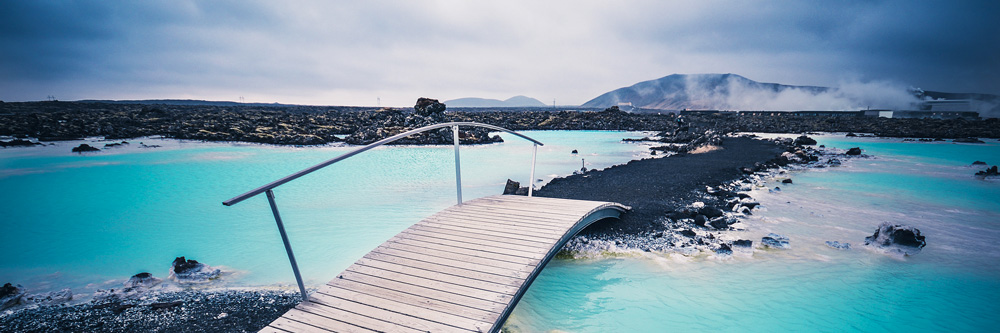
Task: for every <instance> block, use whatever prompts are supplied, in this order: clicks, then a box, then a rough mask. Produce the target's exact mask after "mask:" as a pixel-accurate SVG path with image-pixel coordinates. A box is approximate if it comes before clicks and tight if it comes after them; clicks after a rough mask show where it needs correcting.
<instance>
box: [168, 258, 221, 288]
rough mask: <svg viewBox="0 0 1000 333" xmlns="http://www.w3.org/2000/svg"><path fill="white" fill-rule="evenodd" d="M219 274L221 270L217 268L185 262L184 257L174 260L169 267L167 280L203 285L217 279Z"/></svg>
mask: <svg viewBox="0 0 1000 333" xmlns="http://www.w3.org/2000/svg"><path fill="white" fill-rule="evenodd" d="M221 274H222V270H220V269H218V268H212V267H211V266H209V265H205V264H202V263H200V262H198V261H197V260H185V259H184V257H177V259H174V263H173V265H171V266H170V276H169V278H170V279H171V280H174V281H177V282H179V283H204V282H208V281H209V280H212V279H215V278H218V277H219V275H221Z"/></svg>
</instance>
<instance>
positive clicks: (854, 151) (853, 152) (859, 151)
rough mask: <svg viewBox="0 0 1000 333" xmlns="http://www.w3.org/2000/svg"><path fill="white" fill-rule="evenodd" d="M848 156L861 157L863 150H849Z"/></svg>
mask: <svg viewBox="0 0 1000 333" xmlns="http://www.w3.org/2000/svg"><path fill="white" fill-rule="evenodd" d="M847 155H854V156H857V155H861V148H860V147H854V148H851V149H848V150H847Z"/></svg>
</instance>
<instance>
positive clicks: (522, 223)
mask: <svg viewBox="0 0 1000 333" xmlns="http://www.w3.org/2000/svg"><path fill="white" fill-rule="evenodd" d="M424 221H428V222H434V221H451V222H457V223H459V224H460V225H469V226H494V227H503V228H504V229H506V230H531V231H534V230H537V231H545V232H546V233H549V234H564V233H566V229H567V228H568V226H569V225H570V224H569V223H568V222H566V223H563V222H540V221H530V220H521V219H509V220H501V219H498V218H496V217H492V216H481V215H480V216H461V215H458V214H452V215H448V216H435V217H429V218H427V219H425V220H424Z"/></svg>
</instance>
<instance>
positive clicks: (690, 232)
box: [680, 229, 698, 238]
mask: <svg viewBox="0 0 1000 333" xmlns="http://www.w3.org/2000/svg"><path fill="white" fill-rule="evenodd" d="M680 234H681V236H684V237H691V238H694V236H697V235H698V234H697V233H695V232H694V230H691V229H684V230H681V232H680Z"/></svg>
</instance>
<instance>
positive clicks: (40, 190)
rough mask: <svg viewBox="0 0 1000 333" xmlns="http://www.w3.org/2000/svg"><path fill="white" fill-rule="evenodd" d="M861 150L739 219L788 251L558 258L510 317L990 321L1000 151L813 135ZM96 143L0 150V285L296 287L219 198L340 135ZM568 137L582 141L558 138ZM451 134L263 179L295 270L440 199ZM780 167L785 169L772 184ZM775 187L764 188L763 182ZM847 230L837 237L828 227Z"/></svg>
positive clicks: (748, 322) (356, 244)
mask: <svg viewBox="0 0 1000 333" xmlns="http://www.w3.org/2000/svg"><path fill="white" fill-rule="evenodd" d="M527 134H528V135H530V136H533V137H536V138H538V139H539V140H541V141H542V142H545V143H546V146H544V147H541V148H540V149H539V155H538V156H539V161H538V171H537V174H536V178H542V179H546V180H547V179H550V178H551V177H553V176H559V175H566V174H569V173H570V172H572V171H574V170H577V169H579V168H580V158H581V157H582V158H585V159H586V160H587V163H588V168H602V167H606V166H610V165H612V164H617V163H623V162H625V161H627V160H630V159H633V158H638V157H643V156H645V155H644V153H643V151H644V150H645V147H644V146H640V145H634V144H624V143H621V142H620V139H621V138H623V137H642V136H644V133H623V132H568V131H557V132H527ZM816 139H817V140H818V141H819V142H820V144H825V145H827V146H828V147H836V148H840V149H846V148H850V147H855V146H858V147H861V148H863V149H865V151H866V153H867V154H871V155H873V156H874V158H872V159H852V160H849V161H845V163H844V165H843V166H841V167H832V168H826V169H810V170H789V171H788V172H787V173H786V174H781V175H775V176H774V177H773V178H768V180H767V184H766V187H761V188H758V189H756V190H754V191H753V192H752V193H751V195H752V196H753V197H754V198H756V199H757V200H759V201H760V202H761V203H762V208H761V209H759V210H757V211H756V212H755V214H754V215H753V216H751V217H750V218H748V219H747V220H745V222H744V225H745V226H746V230H745V231H737V232H731V233H729V235H727V236H726V237H730V238H733V239H736V238H743V239H751V240H754V241H755V244H756V243H759V240H760V238H761V237H762V236H763V235H766V234H767V233H770V232H776V233H779V234H782V235H785V236H788V237H789V238H790V239H791V244H792V249H790V250H762V249H757V250H755V251H753V252H752V253H737V254H736V255H733V256H731V257H718V256H715V255H711V254H700V255H695V256H690V257H688V256H683V255H679V254H669V255H668V254H657V253H642V252H638V253H637V252H626V253H622V254H618V255H616V256H613V257H598V258H596V259H593V258H591V259H573V260H569V259H557V260H553V261H552V262H551V263H550V264H549V265H548V266H547V267H546V268H545V270H544V271H543V272H542V274H541V276H540V277H539V278H538V279H537V280H536V281H535V282H534V284H533V285H532V286H531V288H530V289H529V290H528V292H527V294H526V295H525V297H524V298H523V299H522V301H521V303H519V305H518V306H517V308H516V309H515V310H514V313H513V315H512V316H511V318H510V320H509V321H508V328H510V329H511V330H514V331H520V332H547V331H568V332H630V331H705V330H711V331H963V332H964V331H971V332H976V331H993V330H994V328H995V327H997V326H998V325H1000V319H998V318H1000V317H998V316H996V313H997V312H998V311H1000V305H998V303H997V302H996V299H998V298H1000V249H998V247H997V246H996V242H997V241H998V240H1000V225H998V223H1000V222H998V221H1000V201H998V200H997V198H1000V181H997V180H980V179H977V178H975V177H973V176H972V174H973V173H975V171H977V170H979V169H982V168H973V167H971V166H970V165H969V164H970V163H971V162H972V161H975V160H982V161H986V162H988V163H990V164H991V165H992V164H1000V143H998V142H997V141H996V140H991V141H989V142H988V143H987V144H983V145H972V144H952V143H911V142H902V141H901V140H893V139H876V138H844V137H843V136H838V135H824V136H818V137H816ZM145 141H146V143H147V144H153V143H155V144H159V145H162V146H163V147H161V148H155V149H143V148H139V147H138V146H137V145H136V142H133V144H132V145H130V146H129V147H127V148H113V149H109V150H105V151H102V152H100V153H97V154H83V155H79V154H72V153H69V152H68V151H69V148H71V147H72V146H75V145H77V144H79V143H78V142H72V143H70V142H67V143H59V145H58V146H54V147H35V148H25V149H21V148H18V149H2V150H0V189H2V190H3V191H0V203H2V204H0V205H2V207H3V212H4V214H3V217H2V220H0V225H2V226H3V227H4V229H5V231H6V233H5V235H8V236H6V237H5V241H4V242H2V243H0V250H2V251H3V253H4V254H5V256H4V258H3V259H2V260H0V282H6V281H11V282H15V283H21V284H23V285H25V286H26V287H28V288H29V289H33V290H39V291H44V290H46V289H58V288H63V287H72V288H74V291H76V292H79V293H82V292H86V291H89V290H93V289H95V288H108V287H117V286H120V285H121V283H122V282H123V281H124V279H126V278H127V277H128V276H130V275H132V274H135V273H138V272H141V271H149V272H152V273H153V274H154V275H156V276H159V277H164V276H166V273H167V268H168V267H169V264H170V261H171V260H173V258H174V256H180V255H185V256H188V257H189V258H194V259H197V260H200V261H202V262H206V263H208V264H210V265H221V266H225V268H226V269H228V270H229V271H231V272H233V273H231V274H230V275H228V276H226V277H225V278H224V279H223V280H224V281H222V284H224V285H237V286H238V285H251V286H253V285H274V284H283V285H290V284H292V283H293V280H292V276H291V270H290V268H289V267H288V264H287V259H286V258H285V254H284V252H283V248H282V245H281V242H280V239H279V237H278V235H277V231H276V230H275V227H274V222H273V220H272V219H271V216H270V211H269V210H268V207H267V203H266V200H265V199H264V198H263V197H258V198H253V199H250V200H248V201H246V202H243V203H240V204H238V205H236V206H234V207H224V206H222V205H221V201H223V200H225V199H228V198H230V197H232V196H235V195H237V194H239V193H242V192H244V191H246V190H249V189H252V188H254V187H256V186H259V185H261V184H263V183H265V182H267V181H270V180H272V179H275V178H277V177H281V176H284V175H286V174H288V173H291V172H294V171H297V170H299V169H301V168H304V167H306V166H309V165H312V164H315V163H317V162H319V161H322V160H325V159H328V158H331V157H333V156H336V155H338V154H341V153H343V152H344V151H347V150H348V149H350V148H345V147H318V148H317V147H313V148H294V147H274V146H263V145H248V144H223V143H197V142H183V141H175V140H153V139H146V140H145ZM572 149H579V150H580V152H581V154H579V155H571V154H569V151H570V150H572ZM453 157H454V155H453V151H452V150H451V147H388V148H379V149H376V150H373V151H371V152H369V153H366V154H365V155H362V156H360V157H358V158H354V159H351V160H348V161H346V162H344V163H340V164H337V165H335V166H333V167H330V168H328V169H324V170H323V171H320V172H317V173H315V174H312V175H310V176H307V177H306V178H303V179H301V180H299V181H296V182H293V183H289V184H288V185H286V186H283V187H281V188H279V189H278V190H276V195H277V202H278V205H279V207H280V209H281V211H282V214H283V216H284V218H285V223H286V227H287V228H288V232H289V237H290V238H291V240H292V244H293V246H294V248H295V251H296V255H297V257H298V260H299V264H300V266H301V267H302V270H303V275H304V277H305V278H306V280H307V284H310V285H318V284H320V283H324V282H326V281H327V280H329V279H330V278H332V277H333V276H334V275H335V274H336V273H338V272H339V271H341V270H343V269H344V268H346V267H347V266H349V265H350V264H351V263H352V262H353V261H354V260H356V259H357V258H358V257H360V256H362V255H363V254H364V253H366V252H368V251H369V250H370V249H371V248H373V247H374V246H376V245H378V244H380V243H381V242H382V241H384V240H385V239H388V238H389V237H391V236H393V235H395V234H396V233H397V232H399V231H400V230H402V229H404V228H406V227H407V226H409V225H410V224H411V223H414V222H415V221H418V220H419V219H420V218H422V217H425V216H427V215H430V214H432V213H434V212H436V211H438V210H440V209H443V208H445V207H447V206H450V205H452V204H454V200H455V198H454V195H455V193H454V173H453V164H452V163H453ZM530 158H531V155H530V145H529V144H527V143H526V142H523V141H520V140H515V139H508V142H506V143H503V144H496V145H487V146H476V147H463V149H462V166H463V184H464V185H465V186H464V190H465V192H464V195H465V198H466V199H470V198H474V197H479V196H485V195H491V194H496V193H498V192H499V191H501V189H502V188H503V184H504V181H505V180H506V179H507V178H512V179H515V180H518V181H521V182H522V183H523V182H524V181H526V179H527V174H528V172H529V171H530V170H529V163H530ZM786 177H790V178H792V179H793V180H794V184H790V185H787V184H778V182H777V181H776V179H782V178H786ZM774 186H781V187H782V191H780V192H776V193H769V192H768V191H767V188H773V187H774ZM883 221H891V222H896V223H902V224H908V225H912V226H915V227H917V228H919V229H920V230H921V231H922V233H923V234H924V235H925V236H926V237H927V242H928V245H927V247H925V248H924V250H923V252H922V253H920V254H918V255H915V256H910V257H903V258H900V257H895V256H891V255H887V254H885V253H883V252H881V251H877V250H873V249H868V248H866V247H864V246H862V244H863V241H864V237H865V236H868V235H871V234H872V233H873V232H874V230H875V228H876V226H877V225H878V224H879V223H881V222H883ZM828 240H836V241H841V242H849V243H851V244H852V246H853V249H851V250H847V251H843V250H836V249H832V248H829V247H827V246H826V245H825V244H824V242H825V241H828Z"/></svg>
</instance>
